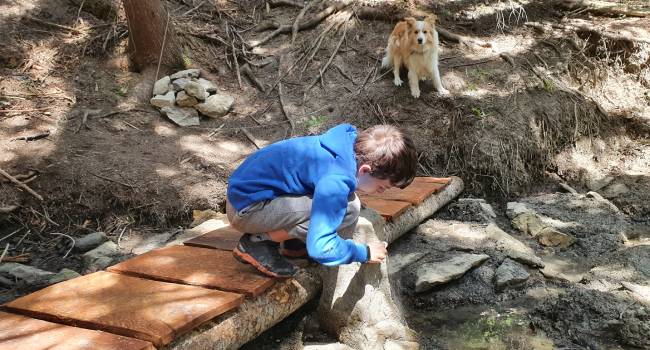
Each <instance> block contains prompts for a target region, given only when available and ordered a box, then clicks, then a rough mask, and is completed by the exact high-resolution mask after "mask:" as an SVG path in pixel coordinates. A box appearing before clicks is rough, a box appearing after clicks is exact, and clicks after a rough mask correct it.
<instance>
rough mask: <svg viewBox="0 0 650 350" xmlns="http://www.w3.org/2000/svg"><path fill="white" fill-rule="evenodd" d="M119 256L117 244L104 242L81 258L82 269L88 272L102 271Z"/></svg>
mask: <svg viewBox="0 0 650 350" xmlns="http://www.w3.org/2000/svg"><path fill="white" fill-rule="evenodd" d="M120 255H121V252H120V248H119V247H118V246H117V244H115V243H113V242H111V241H108V242H104V244H102V245H100V246H99V247H97V248H95V249H93V250H90V251H88V252H86V253H84V255H83V256H82V260H83V265H84V269H85V270H86V271H88V272H95V271H99V270H103V269H105V268H107V267H108V266H110V265H111V264H112V263H113V261H114V260H115V258H116V257H118V256H120Z"/></svg>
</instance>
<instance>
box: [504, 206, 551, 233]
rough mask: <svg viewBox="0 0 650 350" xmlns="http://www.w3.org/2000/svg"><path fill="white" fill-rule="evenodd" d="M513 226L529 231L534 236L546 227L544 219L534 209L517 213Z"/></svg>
mask: <svg viewBox="0 0 650 350" xmlns="http://www.w3.org/2000/svg"><path fill="white" fill-rule="evenodd" d="M512 226H514V227H515V228H516V229H518V230H519V231H521V232H523V233H527V234H529V235H531V236H533V237H535V236H537V234H539V232H541V231H542V229H544V228H545V227H546V224H544V222H543V221H542V219H541V218H540V217H539V216H538V215H537V214H535V213H534V212H532V211H528V212H524V213H521V214H519V215H516V216H515V217H514V218H513V219H512Z"/></svg>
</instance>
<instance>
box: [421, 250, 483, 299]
mask: <svg viewBox="0 0 650 350" xmlns="http://www.w3.org/2000/svg"><path fill="white" fill-rule="evenodd" d="M489 258H490V257H489V256H488V255H485V254H467V253H461V254H457V255H454V256H452V257H451V258H450V259H448V260H445V261H440V262H435V263H426V264H422V266H420V267H419V268H418V269H417V270H416V272H415V275H416V281H415V291H416V292H418V293H420V292H426V291H428V290H430V289H431V288H433V287H435V286H437V285H440V284H444V283H447V282H449V281H452V280H455V279H457V278H459V277H461V276H463V275H464V274H465V272H467V271H469V270H470V269H471V268H473V267H475V266H478V265H480V264H481V263H482V262H483V261H485V260H487V259H489Z"/></svg>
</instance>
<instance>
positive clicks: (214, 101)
mask: <svg viewBox="0 0 650 350" xmlns="http://www.w3.org/2000/svg"><path fill="white" fill-rule="evenodd" d="M233 103H235V99H234V98H232V97H231V96H229V95H223V94H215V95H212V96H210V97H208V98H207V99H206V100H205V102H204V103H199V104H198V105H196V106H194V108H196V109H197V110H198V111H199V112H201V114H203V115H206V116H208V117H211V118H219V117H223V116H224V115H226V114H227V113H228V111H229V110H230V108H232V105H233Z"/></svg>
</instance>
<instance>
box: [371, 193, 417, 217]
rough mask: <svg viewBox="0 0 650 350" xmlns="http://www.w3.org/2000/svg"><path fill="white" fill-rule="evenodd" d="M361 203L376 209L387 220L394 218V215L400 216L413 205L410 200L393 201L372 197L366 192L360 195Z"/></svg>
mask: <svg viewBox="0 0 650 350" xmlns="http://www.w3.org/2000/svg"><path fill="white" fill-rule="evenodd" d="M359 199H361V203H362V204H363V205H364V206H366V207H368V208H370V209H374V210H376V211H377V212H378V213H379V214H380V215H381V216H383V217H384V218H385V219H386V220H387V221H390V220H392V219H393V218H394V217H397V216H400V215H401V214H402V213H403V212H404V211H405V210H406V209H408V208H409V207H410V206H411V203H409V202H402V201H391V200H386V199H382V198H375V197H370V196H367V195H364V194H361V195H359Z"/></svg>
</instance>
